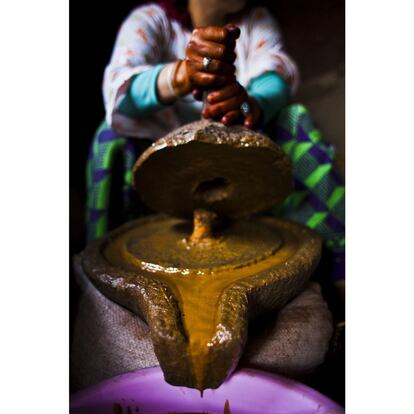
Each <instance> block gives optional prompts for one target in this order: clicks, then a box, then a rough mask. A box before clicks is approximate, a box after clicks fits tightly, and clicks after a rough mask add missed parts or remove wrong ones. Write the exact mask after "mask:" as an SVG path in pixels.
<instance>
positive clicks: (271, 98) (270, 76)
mask: <svg viewBox="0 0 414 414" xmlns="http://www.w3.org/2000/svg"><path fill="white" fill-rule="evenodd" d="M247 92H248V94H249V95H250V96H251V97H252V98H255V99H256V101H257V103H258V104H259V106H260V108H261V110H262V124H263V125H266V124H267V123H268V122H269V121H270V120H271V119H272V118H274V117H275V116H276V114H277V113H278V112H279V111H280V109H281V108H282V107H283V106H285V105H286V104H287V103H288V100H289V87H288V85H287V83H286V82H285V80H284V79H283V78H282V77H281V76H280V75H279V74H278V73H276V72H266V73H263V74H262V75H260V76H258V77H257V78H254V79H252V80H251V81H250V83H249V85H248V87H247Z"/></svg>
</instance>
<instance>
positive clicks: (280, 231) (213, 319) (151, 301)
mask: <svg viewBox="0 0 414 414" xmlns="http://www.w3.org/2000/svg"><path fill="white" fill-rule="evenodd" d="M171 220H175V219H170V218H166V217H164V216H152V217H146V218H142V219H139V220H135V221H133V222H130V223H127V224H126V225H124V226H121V227H120V228H118V229H116V230H114V231H113V232H111V233H109V234H108V235H107V236H105V237H104V238H102V239H100V240H98V241H95V242H93V243H91V244H90V245H89V246H88V247H87V248H86V250H85V251H84V252H83V253H82V255H81V258H82V266H83V269H84V271H85V272H86V274H87V275H88V276H89V277H90V278H91V280H92V281H93V282H94V283H95V285H96V286H97V287H98V288H99V289H100V290H101V291H102V292H103V293H104V294H105V295H107V296H108V297H109V298H111V299H112V300H114V301H116V302H118V303H119V304H121V305H123V306H125V307H127V308H128V309H130V310H132V311H133V312H135V313H137V314H138V315H140V316H141V317H143V318H144V319H145V320H146V322H147V323H148V325H149V327H150V330H151V337H152V341H153V343H154V350H155V353H156V355H157V358H158V360H159V362H160V365H161V367H162V369H163V371H164V374H165V378H166V380H167V381H168V382H170V383H172V384H174V385H185V386H188V387H195V388H198V389H200V390H203V389H205V388H216V387H218V386H219V385H220V384H221V383H222V382H223V381H224V379H225V378H226V377H227V376H228V375H229V374H230V373H231V372H232V370H233V369H234V368H235V366H236V364H237V362H238V360H239V358H240V355H241V353H242V350H243V347H244V344H245V341H246V338H247V324H248V320H249V318H251V317H254V316H257V315H258V314H260V313H262V312H267V311H270V310H274V309H278V308H280V307H282V306H283V305H284V304H286V303H287V301H289V300H290V299H292V298H293V297H295V296H296V295H297V294H298V293H299V292H300V291H301V289H302V288H303V286H304V284H305V282H306V281H307V280H308V278H309V276H310V275H311V273H312V271H313V270H314V268H315V267H316V265H317V263H318V261H319V257H320V250H321V239H320V237H319V236H318V235H317V234H316V233H314V232H312V231H311V230H309V229H308V228H306V227H304V226H302V225H299V224H296V223H293V222H289V221H285V220H277V219H274V218H262V219H260V220H258V223H257V225H258V226H265V227H266V228H267V231H269V232H274V233H275V235H276V236H275V237H276V239H279V238H280V245H279V246H278V248H276V250H275V252H274V253H273V254H270V255H267V256H264V257H263V258H262V259H258V260H256V261H255V262H253V263H249V264H246V265H243V266H240V267H237V266H235V267H233V268H229V267H227V266H224V267H223V268H220V267H219V268H217V269H214V268H212V269H211V270H210V271H209V272H202V274H200V273H198V272H192V271H190V272H186V271H184V272H183V271H182V270H183V269H182V268H180V267H177V269H178V270H179V271H178V272H167V271H165V269H164V270H163V271H160V270H159V269H156V268H153V269H151V268H146V269H143V268H142V263H141V260H137V257H139V256H140V253H139V251H138V250H136V249H135V250H134V251H133V254H131V240H134V239H135V240H136V239H137V238H136V237H135V235H136V234H140V232H142V231H143V230H142V229H143V228H145V227H146V226H149V227H151V226H152V225H154V223H158V224H157V225H156V226H163V224H160V223H167V224H168V223H171ZM177 222H178V221H177ZM166 228H168V225H167V226H166ZM170 228H171V227H170ZM166 231H167V232H168V230H166ZM184 233H185V232H184ZM184 233H183V235H185V234H184ZM215 254H216V255H217V256H220V250H218V249H217V251H216V252H215Z"/></svg>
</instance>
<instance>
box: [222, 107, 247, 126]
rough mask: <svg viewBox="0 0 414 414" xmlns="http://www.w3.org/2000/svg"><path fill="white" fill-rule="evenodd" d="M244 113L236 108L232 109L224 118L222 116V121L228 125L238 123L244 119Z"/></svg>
mask: <svg viewBox="0 0 414 414" xmlns="http://www.w3.org/2000/svg"><path fill="white" fill-rule="evenodd" d="M242 118H243V117H242V114H241V112H240V110H235V111H230V112H227V113H226V114H225V115H224V116H223V117H222V118H221V122H222V123H223V124H224V125H226V126H229V125H234V124H236V123H238V122H239V121H240V120H241V119H242Z"/></svg>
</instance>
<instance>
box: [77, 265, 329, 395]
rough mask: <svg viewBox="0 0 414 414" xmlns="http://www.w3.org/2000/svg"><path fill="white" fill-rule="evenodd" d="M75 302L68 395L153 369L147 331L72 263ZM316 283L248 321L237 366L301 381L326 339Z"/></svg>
mask: <svg viewBox="0 0 414 414" xmlns="http://www.w3.org/2000/svg"><path fill="white" fill-rule="evenodd" d="M74 267H75V274H76V278H77V282H78V284H79V285H80V287H81V291H82V293H81V299H80V303H79V308H78V313H77V316H76V320H75V326H74V332H73V341H72V349H71V382H72V389H73V391H76V390H79V389H82V388H86V387H88V386H90V385H93V384H96V383H98V382H100V381H102V380H104V379H107V378H111V377H113V376H115V375H120V374H123V373H126V372H130V371H135V370H137V369H142V368H147V367H154V366H158V365H159V363H158V360H157V357H156V355H155V353H154V348H153V345H152V342H151V337H150V331H149V328H148V326H147V324H146V323H145V322H144V321H143V320H142V319H140V318H139V317H138V316H136V315H135V314H133V313H132V312H130V311H129V310H127V309H125V308H123V307H122V306H120V305H118V304H116V303H115V302H113V301H111V300H110V299H108V298H106V297H105V296H104V295H103V294H102V293H101V292H99V290H97V289H96V288H95V286H94V285H93V284H92V282H91V281H90V280H89V279H88V278H87V276H86V275H85V274H84V272H83V270H82V268H81V265H80V261H79V258H75V261H74ZM332 330H333V326H332V317H331V313H330V311H329V309H328V306H327V304H326V303H325V301H324V299H323V298H322V295H321V289H320V286H319V284H317V283H315V282H309V283H308V284H307V285H306V287H305V289H304V291H303V292H302V293H301V294H300V295H299V296H297V297H296V298H295V299H293V300H292V301H291V302H290V303H288V304H287V305H286V306H285V307H284V308H283V309H281V310H280V311H279V312H275V313H274V314H270V315H266V316H264V317H262V318H258V320H257V321H252V322H251V323H250V325H249V336H248V341H247V344H246V347H245V350H244V353H243V355H242V358H241V361H240V365H241V366H246V367H251V368H257V369H263V370H266V371H272V372H276V373H279V374H282V375H287V376H290V377H294V378H301V377H304V376H306V375H307V374H309V373H311V372H312V371H313V370H314V369H315V368H316V367H317V366H319V365H320V364H321V363H322V362H323V360H324V358H325V355H326V353H327V351H328V347H329V341H330V338H331V336H332Z"/></svg>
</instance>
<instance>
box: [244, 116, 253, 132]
mask: <svg viewBox="0 0 414 414" xmlns="http://www.w3.org/2000/svg"><path fill="white" fill-rule="evenodd" d="M243 125H244V126H245V127H246V128H249V129H253V127H254V117H253V115H252V114H247V115H246V117H245V118H244V123H243Z"/></svg>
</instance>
